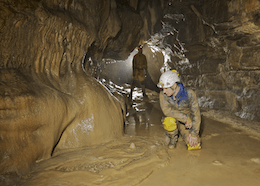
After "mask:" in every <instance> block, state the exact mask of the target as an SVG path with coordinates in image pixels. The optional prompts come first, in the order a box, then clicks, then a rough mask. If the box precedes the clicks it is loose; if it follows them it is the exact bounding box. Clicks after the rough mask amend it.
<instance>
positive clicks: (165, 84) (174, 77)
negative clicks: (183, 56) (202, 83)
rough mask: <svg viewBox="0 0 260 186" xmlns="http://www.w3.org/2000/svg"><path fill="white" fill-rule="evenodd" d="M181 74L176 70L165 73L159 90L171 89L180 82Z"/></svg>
mask: <svg viewBox="0 0 260 186" xmlns="http://www.w3.org/2000/svg"><path fill="white" fill-rule="evenodd" d="M178 75H179V74H178V73H177V72H176V71H175V70H169V71H166V72H164V73H163V74H162V75H161V77H160V80H159V83H158V84H157V87H159V88H169V87H171V86H173V85H174V83H176V82H180V78H179V76H178Z"/></svg>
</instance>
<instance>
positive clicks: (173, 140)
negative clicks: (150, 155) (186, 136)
mask: <svg viewBox="0 0 260 186" xmlns="http://www.w3.org/2000/svg"><path fill="white" fill-rule="evenodd" d="M177 141H178V135H176V136H174V137H173V138H170V142H169V144H168V148H169V149H175V148H176V143H177Z"/></svg>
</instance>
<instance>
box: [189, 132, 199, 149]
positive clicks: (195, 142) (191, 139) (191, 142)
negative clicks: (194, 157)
mask: <svg viewBox="0 0 260 186" xmlns="http://www.w3.org/2000/svg"><path fill="white" fill-rule="evenodd" d="M187 141H188V142H189V145H190V146H191V147H194V146H196V145H198V143H199V140H198V138H197V137H194V136H192V135H191V134H190V135H189V136H188V138H187Z"/></svg>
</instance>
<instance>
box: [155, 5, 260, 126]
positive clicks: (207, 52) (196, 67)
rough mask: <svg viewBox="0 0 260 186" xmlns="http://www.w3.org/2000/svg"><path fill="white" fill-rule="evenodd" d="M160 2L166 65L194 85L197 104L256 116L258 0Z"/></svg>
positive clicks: (259, 116) (259, 66) (249, 117)
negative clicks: (168, 58) (167, 57)
mask: <svg viewBox="0 0 260 186" xmlns="http://www.w3.org/2000/svg"><path fill="white" fill-rule="evenodd" d="M163 2H164V5H163V6H161V7H163V17H162V18H160V19H161V21H162V26H161V27H166V26H168V28H167V29H168V31H167V32H168V36H167V37H165V38H164V41H163V42H164V43H165V44H167V45H169V46H170V47H171V49H172V51H173V55H172V56H171V62H169V63H168V65H169V66H170V67H171V68H173V69H177V70H178V71H179V73H180V75H181V78H182V81H183V82H184V84H185V85H186V86H189V87H191V88H193V89H195V90H196V92H197V95H198V97H199V102H200V106H201V108H205V109H217V110H223V111H227V112H230V114H233V115H236V116H238V117H240V118H243V119H247V120H256V121H257V120H258V121H259V120H260V114H259V113H260V112H259V109H260V106H259V105H260V101H259V100H260V99H259V95H260V94H259V90H260V84H259V77H260V62H259V59H258V50H259V29H260V28H259V13H258V12H259V8H260V6H259V1H257V0H247V1H240V0H231V1H225V0H220V1H214V0H210V1H204V0H199V1H173V0H167V1H166V0H165V1H163ZM170 28H171V29H170ZM164 30H166V29H164ZM165 62H166V61H165Z"/></svg>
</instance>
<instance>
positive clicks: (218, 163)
mask: <svg viewBox="0 0 260 186" xmlns="http://www.w3.org/2000/svg"><path fill="white" fill-rule="evenodd" d="M213 165H223V163H221V162H220V161H218V160H216V161H213Z"/></svg>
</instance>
